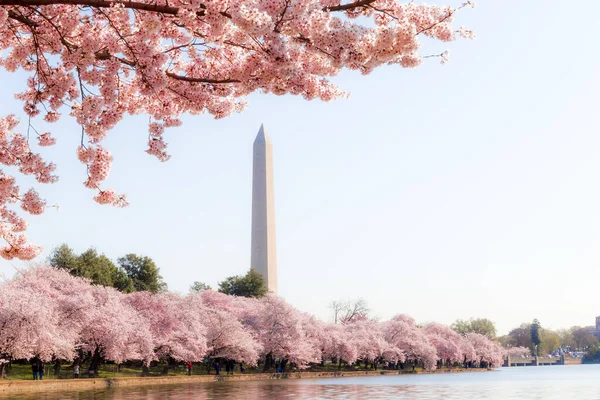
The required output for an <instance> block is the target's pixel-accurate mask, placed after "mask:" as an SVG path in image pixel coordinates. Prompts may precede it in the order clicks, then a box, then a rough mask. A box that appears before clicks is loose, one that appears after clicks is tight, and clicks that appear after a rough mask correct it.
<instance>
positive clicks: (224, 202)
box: [0, 0, 600, 333]
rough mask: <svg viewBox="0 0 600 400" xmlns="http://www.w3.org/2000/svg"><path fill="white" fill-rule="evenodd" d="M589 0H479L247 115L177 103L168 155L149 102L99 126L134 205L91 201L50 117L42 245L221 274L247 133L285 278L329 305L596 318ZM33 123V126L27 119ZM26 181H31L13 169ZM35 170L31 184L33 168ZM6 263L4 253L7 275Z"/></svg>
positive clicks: (593, 53) (233, 255) (242, 243)
mask: <svg viewBox="0 0 600 400" xmlns="http://www.w3.org/2000/svg"><path fill="white" fill-rule="evenodd" d="M599 12H600V2H598V1H593V0H588V1H579V2H568V3H567V2H564V1H554V0H544V1H542V0H530V1H516V0H510V1H481V2H479V3H478V4H477V8H476V9H474V10H470V9H467V10H464V12H462V13H461V15H460V16H459V18H458V20H459V21H458V24H457V27H458V26H460V25H461V24H462V25H465V26H466V27H468V28H473V29H475V30H476V33H477V39H476V40H475V41H467V40H461V41H458V42H456V43H451V44H449V45H445V44H440V43H428V44H427V46H426V51H425V52H426V53H441V52H442V51H443V50H444V49H445V48H450V50H451V62H450V63H449V64H447V65H444V66H441V65H439V63H438V61H437V60H430V61H429V62H426V63H425V65H423V66H422V67H420V68H418V69H415V70H404V69H401V68H397V67H386V68H382V69H380V70H377V71H375V72H374V73H373V74H371V75H370V76H367V77H362V76H360V75H358V74H356V73H344V74H342V75H341V76H340V77H339V78H337V79H336V82H338V83H339V84H340V86H341V87H342V88H344V89H346V90H348V91H349V92H351V94H352V95H351V98H350V99H349V100H337V101H335V102H331V103H322V102H318V101H313V102H306V101H304V100H302V99H301V98H293V97H289V96H286V97H276V96H271V95H269V96H265V95H253V96H251V97H250V98H249V102H250V108H249V109H248V110H247V111H245V112H244V113H242V114H238V115H234V116H233V117H230V118H228V119H225V120H220V121H215V120H213V119H211V118H210V117H208V116H187V117H185V118H184V125H183V126H182V127H180V128H176V129H170V130H169V131H168V133H167V134H166V140H167V141H168V142H169V144H170V151H171V153H172V155H173V157H172V158H171V160H170V161H169V162H167V163H165V164H161V163H160V162H158V161H157V160H156V159H154V158H152V157H150V156H148V155H147V154H146V153H145V152H144V149H145V141H146V138H147V131H146V121H147V119H146V118H145V117H130V118H128V119H127V120H126V121H125V122H124V123H122V124H120V125H119V126H118V127H117V128H116V129H114V131H113V132H112V133H111V135H110V139H108V140H107V141H106V146H107V147H108V148H109V149H110V150H111V151H112V152H113V154H114V157H115V162H114V168H113V172H112V174H111V177H110V178H109V184H110V185H111V186H112V187H114V188H115V189H117V190H118V191H124V192H126V193H127V194H128V197H129V200H130V202H131V206H130V207H129V208H126V209H114V208H111V207H103V206H99V205H97V204H96V203H94V202H93V201H92V200H91V197H92V195H93V193H92V192H90V191H88V190H87V189H85V188H84V187H83V186H82V185H81V183H82V182H83V181H84V179H85V171H84V169H83V167H82V166H81V164H79V162H78V161H77V159H76V156H75V149H76V146H77V144H78V142H79V135H80V131H79V129H78V127H77V126H76V125H75V124H74V121H72V120H70V119H67V120H65V121H64V122H61V123H60V124H58V125H55V126H54V127H53V128H54V131H55V132H56V136H57V137H58V140H59V142H58V144H57V145H56V146H55V147H54V148H51V149H47V150H45V153H44V154H47V157H48V158H54V159H55V160H58V172H59V173H60V176H61V180H60V182H59V183H57V184H55V185H51V186H47V187H42V188H40V191H41V192H42V194H43V195H45V196H46V198H47V199H48V201H49V202H50V203H54V202H59V203H60V204H61V209H60V211H59V212H56V211H54V210H49V211H48V212H47V213H46V214H45V215H43V216H40V217H31V218H30V222H31V229H30V232H29V236H30V238H31V240H32V241H34V242H36V243H38V244H41V245H43V246H45V248H46V251H45V253H44V257H45V256H46V255H47V254H48V252H49V251H50V250H51V249H52V248H53V247H55V246H56V245H58V244H60V243H63V242H66V243H68V244H69V245H70V246H72V247H73V248H75V250H77V251H83V250H85V249H86V248H88V247H89V246H95V247H96V248H97V249H98V250H99V251H100V252H104V253H105V254H106V255H108V256H109V257H111V258H114V259H116V258H117V257H119V256H121V255H124V254H125V253H128V252H134V253H140V254H144V255H148V256H150V257H152V258H153V259H154V260H155V261H156V262H157V264H158V265H159V266H160V268H161V272H162V274H163V276H164V277H165V279H166V281H167V282H168V284H169V287H170V288H171V289H174V290H178V291H187V288H188V287H189V285H190V284H191V283H192V282H193V281H194V280H199V281H204V282H207V283H209V284H211V285H213V286H215V285H216V283H217V282H218V281H219V280H222V279H223V278H224V277H226V276H229V275H233V274H242V273H244V272H245V271H246V270H247V269H248V268H249V260H250V211H251V210H250V201H251V157H252V142H253V140H254V136H255V135H256V132H257V131H258V128H259V126H260V123H261V122H264V123H265V127H266V130H267V132H268V133H269V135H270V137H271V139H272V141H273V144H274V164H275V196H276V198H275V202H276V216H277V241H278V243H277V244H278V249H277V250H278V263H279V279H280V281H279V287H280V294H281V295H282V296H283V297H285V298H286V299H287V300H288V301H290V302H291V303H292V304H294V305H295V306H297V307H298V308H300V309H302V310H305V311H308V312H312V313H315V314H317V315H319V316H321V317H322V318H327V317H328V315H329V311H328V308H327V306H328V304H329V303H330V302H331V301H332V300H334V299H340V298H354V297H358V296H360V297H363V298H365V299H366V300H367V301H368V303H369V305H370V306H371V308H372V310H373V311H374V314H375V315H378V316H380V317H382V318H388V317H391V316H392V315H393V314H395V313H399V312H402V313H408V314H410V315H412V316H414V317H415V318H416V319H417V320H418V321H421V322H424V321H430V320H436V321H439V322H442V323H451V322H452V321H453V320H455V319H457V318H469V317H488V318H491V319H492V320H494V321H495V322H496V323H497V326H498V328H499V331H500V332H501V333H504V332H507V331H508V330H509V329H510V328H512V327H514V326H516V325H518V324H520V323H521V322H524V321H530V320H532V319H533V318H538V319H540V321H541V322H542V325H544V326H547V327H551V328H558V327H567V326H570V325H575V324H579V325H586V324H592V323H593V321H594V317H595V316H596V315H600V301H599V300H598V282H599V280H600V268H599V264H600V209H599V208H600V207H599V205H600V189H599V186H600V184H599V183H598V182H599V181H600V179H599V177H600V158H599V157H598V156H597V154H598V149H599V148H600V135H599V133H600V132H599V122H598V115H599V114H598V111H597V108H598V103H599V99H598V94H599V91H600V78H599V75H598V71H599V68H600V52H598V51H597V49H598V38H600V24H598V23H597V16H598V14H599ZM0 79H2V81H3V86H4V95H3V96H2V97H1V98H0V105H1V107H2V110H3V112H2V114H6V113H9V112H16V113H18V114H19V113H21V109H20V106H19V104H18V103H17V102H16V101H15V100H13V98H12V93H13V92H15V91H17V90H20V89H21V88H22V87H23V86H24V79H23V75H21V74H16V75H9V74H7V73H6V72H1V73H0ZM36 124H37V126H38V127H41V129H44V127H43V124H41V123H40V122H37V123H36ZM21 182H23V180H21ZM27 182H29V181H27ZM15 265H18V263H16V262H7V261H0V273H3V274H5V275H8V276H10V275H12V274H13V271H14V269H13V266H15Z"/></svg>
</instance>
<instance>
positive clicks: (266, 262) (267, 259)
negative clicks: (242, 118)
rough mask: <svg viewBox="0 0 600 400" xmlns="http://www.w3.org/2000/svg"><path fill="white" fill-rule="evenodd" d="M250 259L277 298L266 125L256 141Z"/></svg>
mask: <svg viewBox="0 0 600 400" xmlns="http://www.w3.org/2000/svg"><path fill="white" fill-rule="evenodd" d="M250 258H251V260H250V267H251V268H254V269H255V270H256V271H257V272H260V273H261V274H262V276H264V277H265V280H266V281H267V287H268V288H269V292H272V293H275V294H277V259H276V252H275V193H274V188H273V145H272V144H271V140H270V139H269V137H268V136H267V134H266V132H265V128H264V126H263V125H261V126H260V130H259V131H258V135H256V139H255V140H254V152H253V168H252V243H251V256H250Z"/></svg>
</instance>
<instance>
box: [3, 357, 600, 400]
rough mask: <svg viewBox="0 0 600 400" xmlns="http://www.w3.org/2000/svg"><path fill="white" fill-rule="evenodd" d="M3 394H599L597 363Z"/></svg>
mask: <svg viewBox="0 0 600 400" xmlns="http://www.w3.org/2000/svg"><path fill="white" fill-rule="evenodd" d="M7 396H8V397H7ZM5 398H10V399H11V400H12V399H14V400H25V399H27V400H29V399H44V400H46V399H48V400H49V399H61V400H62V399H78V400H88V399H93V400H105V399H106V400H126V399H127V400H129V399H131V400H142V399H144V400H150V399H152V400H165V399H169V400H171V399H173V400H174V399H177V400H187V399H199V400H205V399H206V400H208V399H211V400H212V399H215V400H216V399H223V400H226V399H227V400H230V399H248V400H259V399H260V400H263V399H267V400H269V399H277V400H282V399H315V400H316V399H323V400H326V399H411V400H413V399H423V400H438V399H444V400H452V399H457V400H458V399H460V400H464V399H485V400H505V399H539V400H554V399H561V400H564V399H574V400H598V399H600V365H573V366H546V367H520V368H502V369H499V370H497V371H493V372H478V373H457V374H439V375H415V376H381V377H365V378H330V379H320V380H302V379H297V380H277V381H256V382H215V383H198V384H184V385H166V386H152V387H135V388H110V389H105V390H96V391H79V392H63V391H61V392H51V393H35V394H34V393H31V394H17V393H12V394H8V395H1V394H0V399H5Z"/></svg>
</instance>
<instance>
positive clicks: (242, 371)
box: [240, 363, 245, 374]
mask: <svg viewBox="0 0 600 400" xmlns="http://www.w3.org/2000/svg"><path fill="white" fill-rule="evenodd" d="M244 371H245V369H244V364H242V363H240V374H243V373H244Z"/></svg>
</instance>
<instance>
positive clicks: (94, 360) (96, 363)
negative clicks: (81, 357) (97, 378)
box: [88, 346, 100, 375]
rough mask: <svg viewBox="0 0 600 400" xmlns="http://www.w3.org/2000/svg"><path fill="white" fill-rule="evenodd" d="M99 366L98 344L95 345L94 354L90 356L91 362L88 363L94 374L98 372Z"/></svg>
mask: <svg viewBox="0 0 600 400" xmlns="http://www.w3.org/2000/svg"><path fill="white" fill-rule="evenodd" d="M99 366H100V346H96V350H94V355H93V356H92V362H91V363H90V368H89V369H88V374H89V371H94V375H97V374H98V367H99Z"/></svg>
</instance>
